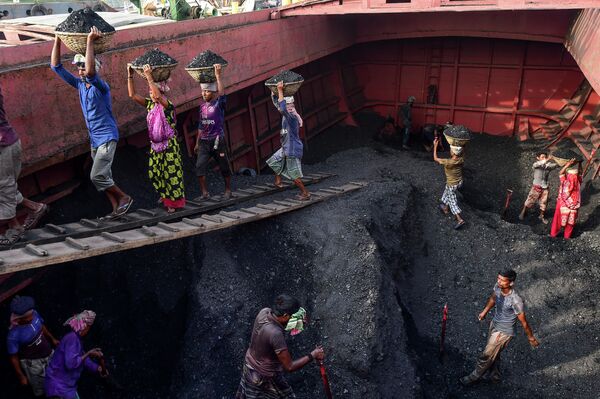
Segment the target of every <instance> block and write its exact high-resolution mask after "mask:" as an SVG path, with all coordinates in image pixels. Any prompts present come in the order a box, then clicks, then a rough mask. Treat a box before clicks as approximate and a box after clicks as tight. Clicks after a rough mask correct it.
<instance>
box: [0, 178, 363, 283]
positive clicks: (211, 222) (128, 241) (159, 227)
mask: <svg viewBox="0 0 600 399" xmlns="http://www.w3.org/2000/svg"><path fill="white" fill-rule="evenodd" d="M366 185H367V184H366V183H364V182H350V183H347V184H345V185H342V186H336V187H330V188H328V189H319V190H317V191H315V192H314V193H311V194H312V197H311V199H310V200H309V201H297V200H295V199H284V200H275V201H272V202H270V203H267V204H256V205H254V206H250V207H247V208H240V209H237V210H234V211H228V212H225V211H220V212H216V213H214V214H210V215H209V214H201V215H199V216H196V217H189V218H184V219H182V220H181V221H175V222H170V223H165V222H159V223H157V224H156V225H154V226H146V225H143V226H139V227H136V228H133V229H128V230H121V231H119V232H118V234H116V233H111V232H106V231H103V230H98V231H96V234H94V235H92V236H88V237H82V238H77V239H74V238H72V237H65V238H64V239H63V240H62V241H59V242H51V243H46V244H31V243H30V244H27V246H25V247H24V248H14V249H10V250H6V251H2V252H0V254H1V255H2V258H3V260H4V263H2V264H0V276H1V275H4V274H7V273H14V272H19V271H23V270H28V269H35V268H39V267H44V266H49V265H55V264H60V263H65V262H70V261H73V260H79V259H85V258H91V257H95V256H99V255H104V254H108V253H112V252H120V251H125V250H128V249H133V248H139V247H143V246H147V245H153V244H158V243H161V242H166V241H171V240H177V239H180V238H185V237H191V236H194V235H198V234H203V233H207V232H210V231H214V230H222V229H226V228H229V227H232V226H236V225H240V224H245V223H250V222H254V221H257V220H262V219H267V218H271V217H274V216H277V215H280V214H283V213H288V212H292V211H295V210H298V209H302V208H305V207H307V206H310V205H313V204H316V203H319V202H323V201H326V200H328V199H330V198H334V197H338V196H340V195H343V194H345V193H348V192H353V191H356V190H359V189H361V188H363V187H365V186H366Z"/></svg>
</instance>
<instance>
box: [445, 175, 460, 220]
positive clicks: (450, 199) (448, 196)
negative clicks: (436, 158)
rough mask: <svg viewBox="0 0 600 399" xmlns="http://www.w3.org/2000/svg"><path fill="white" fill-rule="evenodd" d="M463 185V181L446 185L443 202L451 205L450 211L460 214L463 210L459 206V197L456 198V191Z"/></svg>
mask: <svg viewBox="0 0 600 399" xmlns="http://www.w3.org/2000/svg"><path fill="white" fill-rule="evenodd" d="M461 187H462V181H461V182H459V183H458V184H456V185H454V186H446V189H445V190H444V194H443V195H442V203H444V204H445V205H448V206H449V207H450V211H451V212H452V214H453V215H458V214H459V213H461V212H462V211H461V210H460V208H459V207H458V199H457V198H456V191H457V190H458V189H460V188H461Z"/></svg>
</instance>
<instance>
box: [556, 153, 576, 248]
mask: <svg viewBox="0 0 600 399" xmlns="http://www.w3.org/2000/svg"><path fill="white" fill-rule="evenodd" d="M574 164H577V166H576V167H573V168H572V167H571V166H573V165H574ZM581 180H582V177H581V165H580V163H579V162H578V161H577V160H576V159H575V158H573V159H571V160H570V161H569V162H567V163H566V164H565V166H563V168H562V169H561V170H560V188H559V190H558V198H557V199H556V210H555V211H554V219H553V220H552V229H551V230H550V236H551V237H556V236H557V235H558V233H559V232H560V230H561V229H562V228H563V227H564V229H565V232H564V236H565V239H569V238H571V234H572V233H573V228H574V227H575V222H576V221H577V214H578V213H579V207H580V206H581V193H580V191H581Z"/></svg>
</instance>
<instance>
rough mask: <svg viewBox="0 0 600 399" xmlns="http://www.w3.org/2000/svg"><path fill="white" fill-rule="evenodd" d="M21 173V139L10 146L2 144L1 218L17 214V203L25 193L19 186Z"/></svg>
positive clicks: (0, 178)
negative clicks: (18, 181) (18, 180)
mask: <svg viewBox="0 0 600 399" xmlns="http://www.w3.org/2000/svg"><path fill="white" fill-rule="evenodd" d="M20 173H21V140H18V141H17V142H16V143H14V144H11V145H9V146H6V147H5V146H0V220H9V219H12V218H14V217H15V216H16V215H17V205H19V204H20V203H21V202H23V195H21V193H20V192H19V189H18V188H17V179H18V178H19V174H20Z"/></svg>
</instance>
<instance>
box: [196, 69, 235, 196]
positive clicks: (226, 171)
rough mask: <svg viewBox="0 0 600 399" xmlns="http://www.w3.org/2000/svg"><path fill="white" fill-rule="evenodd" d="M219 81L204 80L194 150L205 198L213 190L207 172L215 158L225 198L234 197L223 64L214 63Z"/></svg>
mask: <svg viewBox="0 0 600 399" xmlns="http://www.w3.org/2000/svg"><path fill="white" fill-rule="evenodd" d="M214 68H215V77H216V78H217V82H216V83H202V84H201V85H200V87H201V88H202V99H203V100H204V102H203V103H202V104H201V105H200V122H199V123H198V137H197V139H196V147H195V148H194V152H196V153H197V154H198V159H197V160H196V175H197V176H198V182H199V183H200V189H201V190H202V198H203V199H209V198H210V194H209V193H208V188H207V186H206V173H207V172H208V163H209V161H210V159H211V158H213V159H214V160H215V161H216V162H217V164H218V165H219V169H220V170H221V175H222V176H223V180H225V193H224V194H223V199H224V200H228V199H230V198H231V168H230V167H229V158H228V157H227V146H226V145H225V131H224V130H223V126H224V123H225V104H226V101H227V97H226V96H225V89H224V88H223V83H222V82H221V71H222V66H221V64H215V65H214Z"/></svg>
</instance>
